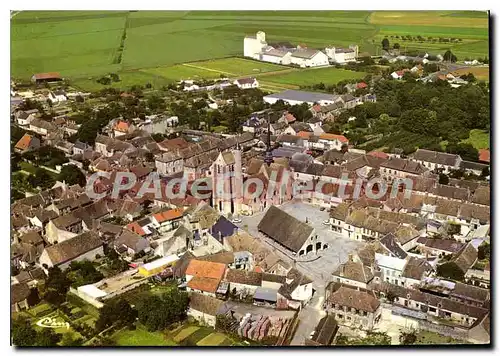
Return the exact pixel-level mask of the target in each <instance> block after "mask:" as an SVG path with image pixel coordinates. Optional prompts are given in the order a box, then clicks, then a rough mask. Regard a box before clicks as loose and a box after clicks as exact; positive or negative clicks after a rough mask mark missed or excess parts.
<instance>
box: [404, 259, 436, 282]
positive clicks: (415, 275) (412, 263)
mask: <svg viewBox="0 0 500 356" xmlns="http://www.w3.org/2000/svg"><path fill="white" fill-rule="evenodd" d="M433 271H434V269H433V268H432V266H431V265H430V264H429V263H428V262H427V260H426V259H425V258H417V257H414V256H411V257H410V258H409V259H408V260H407V262H406V265H405V267H404V269H403V273H402V274H401V277H403V278H402V282H401V285H403V286H406V287H407V288H418V286H419V285H420V283H421V282H422V280H424V278H425V277H428V276H429V275H430V274H431V273H432V272H433Z"/></svg>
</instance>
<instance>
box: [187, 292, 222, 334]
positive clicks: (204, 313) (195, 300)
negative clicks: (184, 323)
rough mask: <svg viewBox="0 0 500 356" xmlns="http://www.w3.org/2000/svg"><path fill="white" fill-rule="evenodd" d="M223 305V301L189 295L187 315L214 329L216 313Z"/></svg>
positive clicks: (201, 295) (198, 295)
mask: <svg viewBox="0 0 500 356" xmlns="http://www.w3.org/2000/svg"><path fill="white" fill-rule="evenodd" d="M223 304H224V301H223V300H220V299H217V298H213V297H210V296H208V295H203V294H200V293H191V294H190V295H189V307H188V310H187V314H188V315H189V316H191V317H193V318H194V319H196V320H197V321H198V322H200V323H201V324H206V325H209V326H211V327H215V322H216V315H217V311H218V310H219V309H220V308H221V306H222V305H223Z"/></svg>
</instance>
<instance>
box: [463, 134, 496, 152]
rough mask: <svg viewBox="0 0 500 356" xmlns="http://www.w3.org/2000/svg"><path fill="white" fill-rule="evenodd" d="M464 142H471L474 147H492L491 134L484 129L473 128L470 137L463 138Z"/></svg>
mask: <svg viewBox="0 0 500 356" xmlns="http://www.w3.org/2000/svg"><path fill="white" fill-rule="evenodd" d="M462 142H465V143H470V144H471V145H472V146H474V148H476V149H478V150H479V149H481V148H488V149H489V148H490V134H489V132H485V131H483V130H471V131H470V132H469V138H468V139H466V140H463V141H462Z"/></svg>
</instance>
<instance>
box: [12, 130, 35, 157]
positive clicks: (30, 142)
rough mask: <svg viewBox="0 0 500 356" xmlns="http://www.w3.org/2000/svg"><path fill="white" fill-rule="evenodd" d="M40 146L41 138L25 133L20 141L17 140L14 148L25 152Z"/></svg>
mask: <svg viewBox="0 0 500 356" xmlns="http://www.w3.org/2000/svg"><path fill="white" fill-rule="evenodd" d="M39 148H40V139H39V138H38V137H36V136H33V135H29V134H27V133H25V134H24V135H23V137H21V139H20V140H19V141H17V143H16V145H15V146H14V149H15V150H16V152H19V153H24V152H28V151H35V150H37V149H39Z"/></svg>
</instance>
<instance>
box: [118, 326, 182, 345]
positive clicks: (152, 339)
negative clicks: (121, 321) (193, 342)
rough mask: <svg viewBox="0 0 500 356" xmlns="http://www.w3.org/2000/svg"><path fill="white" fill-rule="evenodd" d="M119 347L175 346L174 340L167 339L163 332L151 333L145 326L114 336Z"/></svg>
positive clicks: (122, 331)
mask: <svg viewBox="0 0 500 356" xmlns="http://www.w3.org/2000/svg"><path fill="white" fill-rule="evenodd" d="M113 340H114V341H115V342H116V344H117V345H118V346H175V345H177V344H176V343H175V342H174V341H173V340H170V339H167V338H166V337H165V334H163V333H162V332H159V331H156V332H149V331H147V330H146V329H145V328H144V327H143V326H138V327H137V329H135V330H121V331H119V332H118V333H116V334H114V335H113Z"/></svg>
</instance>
